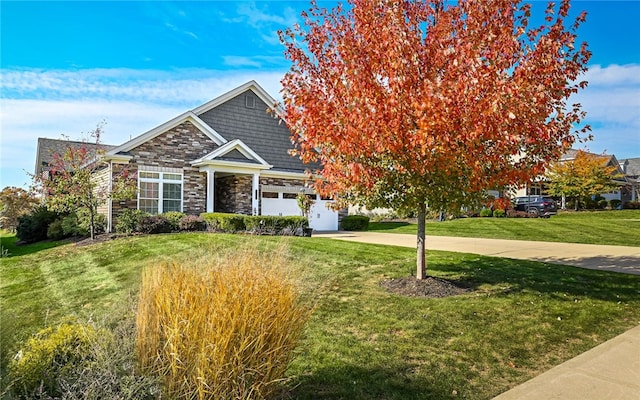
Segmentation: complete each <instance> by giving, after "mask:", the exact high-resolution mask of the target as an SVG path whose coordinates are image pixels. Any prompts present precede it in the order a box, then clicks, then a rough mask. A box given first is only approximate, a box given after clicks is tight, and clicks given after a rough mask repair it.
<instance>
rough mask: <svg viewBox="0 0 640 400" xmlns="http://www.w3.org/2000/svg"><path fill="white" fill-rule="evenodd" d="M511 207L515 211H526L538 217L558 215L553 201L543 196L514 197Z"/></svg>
mask: <svg viewBox="0 0 640 400" xmlns="http://www.w3.org/2000/svg"><path fill="white" fill-rule="evenodd" d="M513 207H514V208H515V209H516V211H526V212H528V213H531V214H534V215H536V216H538V217H546V218H549V217H550V216H552V215H556V214H557V213H558V207H557V205H556V202H555V200H553V199H552V198H551V197H545V196H537V195H532V196H522V197H516V198H515V200H514V201H513Z"/></svg>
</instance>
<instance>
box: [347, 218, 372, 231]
mask: <svg viewBox="0 0 640 400" xmlns="http://www.w3.org/2000/svg"><path fill="white" fill-rule="evenodd" d="M342 229H344V230H345V231H366V230H368V229H369V217H366V216H364V215H347V216H346V217H344V218H342Z"/></svg>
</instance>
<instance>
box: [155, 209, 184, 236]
mask: <svg viewBox="0 0 640 400" xmlns="http://www.w3.org/2000/svg"><path fill="white" fill-rule="evenodd" d="M161 215H162V216H163V217H165V218H166V219H167V220H169V223H170V224H171V230H172V231H179V230H180V220H181V219H182V217H184V216H185V215H186V214H185V213H183V212H180V211H169V212H166V213H162V214H161Z"/></svg>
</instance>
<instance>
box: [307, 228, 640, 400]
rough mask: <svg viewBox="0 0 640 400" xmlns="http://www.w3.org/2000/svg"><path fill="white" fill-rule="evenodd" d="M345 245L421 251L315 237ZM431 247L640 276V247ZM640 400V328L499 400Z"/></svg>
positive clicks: (473, 242)
mask: <svg viewBox="0 0 640 400" xmlns="http://www.w3.org/2000/svg"><path fill="white" fill-rule="evenodd" d="M314 236H317V237H327V238H333V239H339V240H350V241H355V242H363V243H376V244H387V245H395V246H403V247H415V246H416V237H415V235H403V234H391V233H376V232H337V233H336V232H333V233H318V234H314ZM426 243H427V248H428V249H430V250H445V251H454V252H463V253H473V254H481V255H486V256H495V257H505V258H514V259H520V260H534V261H542V262H548V263H555V264H564V265H572V266H575V267H580V268H589V269H597V270H602V271H614V272H622V273H627V274H635V275H640V248H639V247H627V246H599V245H588V244H570V243H549V242H528V241H520V240H500V239H476V238H459V237H445V236H428V237H427V241H426ZM609 399H611V400H614V399H615V400H640V326H638V327H636V328H633V329H631V330H629V331H627V332H625V333H623V334H622V335H619V336H617V337H615V338H613V339H611V340H609V341H607V342H605V343H603V344H601V345H599V346H597V347H595V348H593V349H591V350H589V351H587V352H585V353H583V354H581V355H579V356H577V357H575V358H573V359H571V360H569V361H566V362H564V363H562V364H560V365H558V366H556V367H554V368H552V369H550V370H549V371H547V372H545V373H543V374H541V375H538V376H537V377H535V378H533V379H531V380H529V381H527V382H525V383H523V384H521V385H519V386H516V387H515V388H513V389H511V390H509V391H507V392H505V393H503V394H501V395H499V396H497V397H495V398H494V400H609Z"/></svg>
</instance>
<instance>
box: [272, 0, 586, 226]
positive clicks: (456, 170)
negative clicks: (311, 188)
mask: <svg viewBox="0 0 640 400" xmlns="http://www.w3.org/2000/svg"><path fill="white" fill-rule="evenodd" d="M569 6H570V4H569V1H568V0H564V1H562V2H560V4H556V5H554V4H550V5H549V6H548V8H547V10H546V18H545V23H544V24H543V25H542V26H539V27H533V28H532V27H529V18H530V6H529V5H526V4H521V2H520V1H519V0H467V1H460V2H457V3H455V4H452V3H450V2H446V1H443V0H430V1H386V0H383V1H375V2H374V1H368V0H349V2H348V5H347V6H346V7H344V8H343V7H341V6H338V7H337V8H335V9H333V10H326V9H323V8H320V7H318V6H317V5H316V4H315V3H312V7H311V9H310V10H309V12H305V13H303V15H302V16H303V18H304V23H303V25H302V26H294V27H293V28H290V29H288V30H286V31H284V32H280V38H281V41H282V42H283V44H284V45H285V46H286V50H285V55H286V57H287V58H288V59H289V60H291V62H292V66H291V69H290V71H289V72H288V73H287V74H286V75H285V77H284V78H283V80H282V84H283V100H284V112H283V115H282V118H283V119H284V120H285V121H286V122H287V125H288V126H289V128H290V130H291V132H292V139H293V142H294V143H295V145H296V152H297V154H299V156H300V157H301V158H302V160H304V161H308V162H311V161H317V162H319V163H320V165H321V168H320V170H319V171H316V172H318V173H320V174H321V175H322V176H323V178H324V179H323V180H318V181H317V182H316V189H317V190H318V191H319V192H321V193H322V194H323V195H328V196H333V197H334V198H335V199H336V200H339V202H340V203H342V204H344V203H357V204H362V205H366V206H368V207H380V206H381V207H391V208H395V209H410V210H417V211H418V214H419V216H420V214H424V213H423V212H421V211H422V210H423V209H424V207H425V204H427V203H428V205H429V207H430V208H432V209H436V210H440V209H455V208H457V209H459V207H460V206H462V205H464V204H465V203H468V202H469V201H470V200H471V199H474V195H475V194H477V193H480V192H482V191H483V190H486V189H488V188H495V187H504V186H506V185H511V184H518V183H522V182H525V181H527V180H529V179H530V178H531V177H532V176H536V175H538V174H541V173H542V172H543V171H544V168H545V166H546V165H548V164H549V162H551V161H552V160H555V159H558V158H559V157H560V155H561V154H563V153H564V151H565V150H566V149H568V148H569V147H570V146H571V145H572V144H573V143H574V142H575V141H576V140H577V139H580V137H579V135H580V134H584V133H586V132H587V131H588V130H589V127H588V126H585V127H579V125H580V123H581V121H582V119H583V118H584V116H585V114H584V112H583V111H582V110H581V106H580V104H573V105H569V104H567V102H568V99H569V97H570V96H571V95H572V94H574V93H576V92H577V91H578V90H579V89H580V88H584V87H585V86H586V84H587V83H586V82H582V81H579V77H580V74H582V73H583V72H585V71H586V64H587V62H588V60H589V57H590V52H589V51H588V50H587V46H586V43H583V44H581V45H576V39H577V33H576V30H577V28H578V27H579V25H580V24H581V23H582V22H584V21H585V14H584V13H583V14H581V15H580V16H578V17H577V19H576V20H575V21H573V22H572V23H571V24H570V26H568V27H565V25H566V24H567V19H568V13H569ZM419 222H420V218H419Z"/></svg>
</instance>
